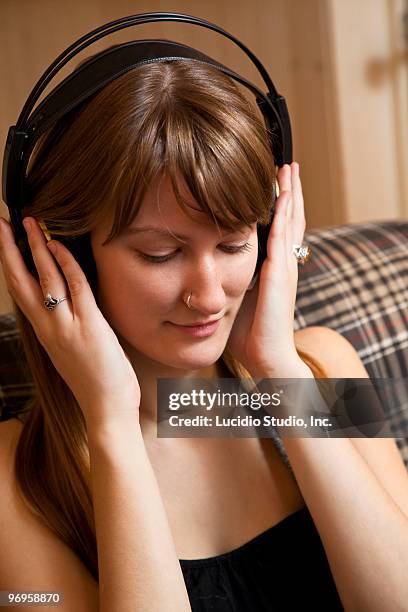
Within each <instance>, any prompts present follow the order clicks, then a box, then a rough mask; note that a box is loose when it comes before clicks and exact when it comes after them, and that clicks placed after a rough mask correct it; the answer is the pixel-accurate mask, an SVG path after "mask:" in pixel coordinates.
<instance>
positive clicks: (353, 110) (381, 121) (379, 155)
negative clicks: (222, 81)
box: [0, 0, 408, 312]
mask: <svg viewBox="0 0 408 612" xmlns="http://www.w3.org/2000/svg"><path fill="white" fill-rule="evenodd" d="M402 1H403V0H359V1H358V2H355V1H354V0H251V2H246V1H243V0H206V2H203V1H202V0H190V1H183V0H174V1H173V2H171V3H169V2H165V1H160V0H156V1H152V0H150V1H149V2H146V1H145V0H138V1H137V2H135V1H134V0H133V1H130V0H115V2H113V1H112V0H87V1H86V2H84V1H83V0H59V1H58V2H55V0H35V1H32V0H1V3H0V83H1V92H2V94H1V96H0V146H1V148H3V146H4V142H5V138H6V134H7V130H8V127H9V126H10V125H12V124H13V123H14V122H15V121H16V119H17V116H18V114H19V112H20V110H21V107H22V105H23V103H24V101H25V99H26V97H27V95H28V93H29V92H30V90H31V88H32V87H33V85H34V84H35V82H36V80H37V79H38V78H39V76H40V75H41V73H42V72H43V71H44V70H45V68H46V67H47V66H48V65H49V63H50V62H51V61H52V60H53V59H54V58H55V57H56V56H57V55H58V54H59V53H60V52H61V51H62V50H63V49H65V47H67V46H68V45H69V44H70V43H71V42H73V41H74V40H75V39H76V38H78V37H79V36H81V35H83V34H84V33H86V32H88V31H89V30H91V29H93V28H95V27H97V26H99V25H101V24H102V23H104V22H107V21H109V20H112V19H115V18H118V17H122V16H125V15H130V14H135V13H139V12H145V11H170V10H172V11H178V12H184V13H188V14H192V15H196V16H199V17H203V18H206V19H208V20H210V21H213V22H215V23H217V24H218V25H220V26H221V27H224V28H225V29H226V30H228V31H230V32H231V33H233V34H234V35H236V36H237V37H238V38H240V39H241V40H242V41H243V42H245V43H246V44H247V45H248V46H249V47H250V48H251V49H252V50H253V51H254V52H255V54H256V55H257V56H258V57H259V58H260V60H261V61H262V62H263V63H264V65H265V67H266V68H267V70H268V71H269V73H270V75H271V76H272V79H273V81H274V82H275V84H276V86H277V87H278V90H279V91H280V92H281V93H282V94H283V95H284V96H285V98H286V99H287V102H288V106H289V111H290V114H291V118H292V124H293V133H294V156H295V159H296V160H297V161H299V162H300V165H301V175H302V181H303V189H304V194H305V202H306V217H307V223H308V227H309V228H312V227H322V226H327V225H332V224H339V223H347V222H357V221H365V220H374V219H385V218H400V217H403V216H406V215H407V212H408V206H407V199H408V198H407V189H408V183H407V178H406V176H405V166H404V163H403V160H404V159H406V157H404V156H406V155H407V149H406V146H407V144H406V139H405V138H403V137H402V136H401V129H400V127H401V125H402V124H403V122H404V121H406V116H407V109H406V108H404V106H403V104H401V100H403V98H402V96H403V95H404V94H403V86H401V83H403V82H404V81H403V80H401V79H403V77H402V74H405V73H404V72H403V69H404V61H402V62H400V67H399V70H398V71H395V70H394V72H392V71H391V70H388V69H387V66H388V65H391V63H392V61H393V57H394V56H396V55H398V54H400V55H401V53H402V52H401V48H400V47H401V43H400V38H399V36H400V33H399V30H398V27H397V20H398V18H399V13H400V12H401V10H402ZM132 37H135V38H139V37H140V38H143V37H157V38H160V37H162V38H169V39H175V40H178V41H180V42H184V43H185V44H190V45H192V46H194V47H197V48H199V49H201V50H202V51H203V52H205V53H208V54H209V55H211V56H212V57H214V58H215V59H219V60H220V61H221V62H222V63H224V64H226V65H228V66H230V67H231V68H233V69H235V70H236V71H237V72H239V73H241V74H243V75H245V76H247V78H249V79H250V80H252V81H253V82H255V83H257V84H258V85H259V86H262V82H261V79H260V77H258V75H257V73H256V70H255V69H254V68H253V67H252V65H251V63H250V62H249V60H248V59H247V58H246V56H245V55H244V54H243V53H242V52H241V51H240V50H239V49H238V48H237V47H235V46H234V45H233V44H232V43H231V42H229V41H227V40H226V39H224V38H222V37H220V36H219V35H217V34H215V33H214V32H211V31H208V30H204V29H203V28H199V27H197V26H192V25H185V24H176V23H165V24H163V23H158V24H153V25H143V26H137V28H133V29H131V30H130V29H127V30H125V31H124V32H122V33H120V34H116V35H114V36H111V37H110V38H109V39H108V41H109V44H113V43H114V42H119V41H122V40H129V39H131V38H132ZM107 44H108V43H107V42H106V39H105V42H104V43H103V44H99V46H98V47H96V46H93V47H92V52H95V51H96V50H97V49H98V48H100V49H101V48H103V47H104V46H106V45H107ZM85 56H86V54H84V55H82V56H81V57H85ZM398 57H399V56H398ZM75 61H78V58H76V60H75ZM387 62H388V64H387ZM381 65H382V66H384V65H385V66H386V70H385V72H386V75H385V76H384V75H383V78H382V79H381V78H380V79H379V78H376V76H377V77H378V66H381ZM401 65H402V68H401ZM376 70H377V72H376ZM387 70H388V72H387ZM67 71H68V70H67ZM67 71H66V72H64V73H62V75H61V76H64V75H65V74H66V73H67ZM405 72H406V65H405ZM0 214H1V215H2V216H6V217H7V216H8V214H7V208H6V207H5V205H4V204H1V205H0ZM9 307H10V302H9V297H8V294H7V292H6V289H5V286H4V281H3V279H2V275H1V274H0V312H5V311H7V310H9Z"/></svg>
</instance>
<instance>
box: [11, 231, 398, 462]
mask: <svg viewBox="0 0 408 612" xmlns="http://www.w3.org/2000/svg"><path fill="white" fill-rule="evenodd" d="M304 241H305V242H306V243H308V244H309V245H310V246H311V247H312V249H313V257H312V259H311V261H310V262H309V263H308V264H307V265H305V266H303V267H302V266H300V267H299V286H298V295H297V301H296V310H295V329H300V328H303V327H307V326H311V325H323V326H326V327H330V328H332V329H335V330H337V331H338V332H340V333H341V334H342V335H344V336H345V337H346V338H347V339H348V340H349V341H350V342H351V343H352V344H353V346H354V347H355V349H356V350H357V352H358V354H359V356H360V358H361V360H362V361H363V363H364V365H365V367H366V369H367V371H368V373H369V375H370V377H372V378H399V377H407V376H408V288H407V286H408V221H383V222H376V223H374V222H373V223H362V224H348V225H343V226H338V227H335V228H323V229H316V230H311V231H308V232H306V234H305V239H304ZM0 349H1V352H0V402H1V404H0V420H6V419H7V418H11V417H13V416H18V417H19V418H21V419H22V420H24V417H25V416H26V414H27V407H26V402H27V400H28V399H29V397H30V395H31V392H32V382H31V379H30V376H29V373H28V371H27V369H25V360H24V356H23V351H22V347H21V343H20V341H19V337H18V334H17V332H16V329H15V318H14V315H13V314H7V315H3V316H2V317H0ZM382 399H383V404H384V409H385V412H386V414H387V416H388V418H389V420H390V425H391V428H392V431H393V433H394V435H395V437H396V442H397V444H398V447H399V449H400V452H401V455H402V458H403V460H404V462H405V463H406V465H407V467H408V410H407V408H408V406H407V401H408V400H407V399H406V398H405V397H399V398H398V397H397V398H392V401H390V400H389V398H382ZM24 409H25V411H24ZM404 415H405V416H404Z"/></svg>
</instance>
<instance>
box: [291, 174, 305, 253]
mask: <svg viewBox="0 0 408 612" xmlns="http://www.w3.org/2000/svg"><path fill="white" fill-rule="evenodd" d="M292 193H293V209H292V223H291V224H292V237H293V242H294V243H295V244H302V241H303V236H304V233H305V229H306V219H305V208H304V199H303V193H302V184H301V181H300V168H299V164H298V163H296V162H293V163H292Z"/></svg>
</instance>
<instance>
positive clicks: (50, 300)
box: [44, 293, 71, 310]
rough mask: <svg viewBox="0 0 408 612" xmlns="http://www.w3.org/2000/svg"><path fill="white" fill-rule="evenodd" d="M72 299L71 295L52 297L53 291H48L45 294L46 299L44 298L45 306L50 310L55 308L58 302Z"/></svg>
mask: <svg viewBox="0 0 408 612" xmlns="http://www.w3.org/2000/svg"><path fill="white" fill-rule="evenodd" d="M70 299H71V298H69V297H63V298H55V297H52V295H51V293H47V295H46V296H45V299H44V306H45V307H46V308H47V309H48V310H54V308H56V307H57V306H58V304H60V303H61V302H63V301H64V300H70Z"/></svg>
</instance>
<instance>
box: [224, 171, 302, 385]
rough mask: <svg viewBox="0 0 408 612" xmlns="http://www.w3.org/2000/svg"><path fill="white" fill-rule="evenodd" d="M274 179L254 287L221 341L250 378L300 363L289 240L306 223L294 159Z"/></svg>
mask: <svg viewBox="0 0 408 612" xmlns="http://www.w3.org/2000/svg"><path fill="white" fill-rule="evenodd" d="M277 180H278V185H279V197H278V198H277V200H276V208H275V214H274V218H273V222H272V225H271V229H270V231H269V237H268V242H267V257H266V258H265V260H264V262H263V264H262V267H261V270H260V273H259V276H258V279H257V282H256V284H255V286H254V288H253V289H252V290H249V291H247V292H246V295H245V296H244V299H243V301H242V304H241V306H240V309H239V311H238V314H237V316H236V319H235V321H234V324H233V326H232V329H231V334H230V336H229V340H228V342H227V347H226V348H227V350H228V351H229V353H230V354H231V355H232V356H233V357H235V358H236V359H237V360H238V361H239V362H240V363H242V365H243V366H244V367H245V368H246V369H247V370H248V371H249V372H250V374H251V375H252V376H253V377H254V378H257V377H260V378H261V377H262V378H264V377H266V376H268V377H272V376H276V377H278V376H280V377H291V372H293V370H294V368H293V366H294V365H300V364H302V365H303V366H304V365H305V364H304V363H303V362H302V361H301V360H300V357H299V356H298V353H297V352H296V348H295V341H294V330H293V321H294V310H295V301H296V291H297V282H298V262H297V259H296V257H295V255H294V253H293V245H294V244H298V245H300V244H302V241H303V235H304V232H305V227H306V221H305V214H304V204H303V195H302V186H301V183H300V178H299V164H298V163H296V162H293V163H292V164H291V165H290V166H289V165H288V164H285V165H284V166H282V167H281V168H280V169H279V171H278V175H277ZM285 372H286V373H287V374H286V376H285Z"/></svg>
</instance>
